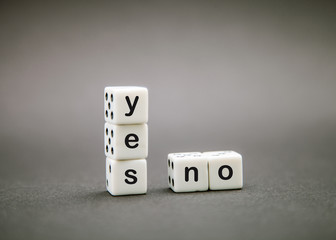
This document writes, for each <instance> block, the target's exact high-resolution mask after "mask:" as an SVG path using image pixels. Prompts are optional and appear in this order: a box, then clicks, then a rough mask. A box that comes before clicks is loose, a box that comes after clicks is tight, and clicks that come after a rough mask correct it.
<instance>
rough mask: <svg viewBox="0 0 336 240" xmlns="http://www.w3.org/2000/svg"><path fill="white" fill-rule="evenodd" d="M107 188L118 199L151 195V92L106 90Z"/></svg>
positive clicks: (122, 89) (130, 88) (122, 88)
mask: <svg viewBox="0 0 336 240" xmlns="http://www.w3.org/2000/svg"><path fill="white" fill-rule="evenodd" d="M104 100H105V107H104V110H105V130H104V135H105V141H104V143H105V149H104V150H105V155H106V188H107V191H108V192H109V193H110V194H111V195H114V196H118V195H132V194H145V193H146V192H147V161H146V158H147V155H148V127H147V121H148V90H147V88H144V87H130V86H125V87H106V88H105V91H104Z"/></svg>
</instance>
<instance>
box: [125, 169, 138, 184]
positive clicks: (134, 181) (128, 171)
mask: <svg viewBox="0 0 336 240" xmlns="http://www.w3.org/2000/svg"><path fill="white" fill-rule="evenodd" d="M130 173H133V174H136V173H137V172H136V171H135V170H134V169H128V170H126V172H125V176H126V177H128V178H132V179H133V181H129V180H128V179H125V183H127V184H135V183H136V182H137V181H138V179H137V177H136V176H133V175H131V174H130Z"/></svg>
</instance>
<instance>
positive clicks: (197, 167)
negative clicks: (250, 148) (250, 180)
mask: <svg viewBox="0 0 336 240" xmlns="http://www.w3.org/2000/svg"><path fill="white" fill-rule="evenodd" d="M167 164H168V185H169V187H170V188H171V189H172V190H173V191H174V192H195V191H207V190H208V189H210V190H228V189H241V188H242V187H243V160H242V156H241V155H240V154H239V153H237V152H234V151H216V152H204V153H200V152H189V153H170V154H168V162H167Z"/></svg>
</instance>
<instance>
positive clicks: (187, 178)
mask: <svg viewBox="0 0 336 240" xmlns="http://www.w3.org/2000/svg"><path fill="white" fill-rule="evenodd" d="M190 170H193V171H194V179H195V182H197V181H198V169H197V168H195V167H191V168H188V167H185V169H184V172H185V181H186V182H189V172H190Z"/></svg>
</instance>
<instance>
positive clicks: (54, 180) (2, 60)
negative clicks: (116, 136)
mask: <svg viewBox="0 0 336 240" xmlns="http://www.w3.org/2000/svg"><path fill="white" fill-rule="evenodd" d="M335 10H336V8H335V4H333V3H332V2H330V3H328V2H324V3H322V2H319V3H314V2H311V3H308V2H307V1H304V2H301V3H300V2H297V3H293V2H292V1H291V2H289V3H286V2H284V1H281V2H275V3H271V2H269V1H265V2H253V4H252V2H248V1H246V2H236V3H227V2H222V1H204V2H201V1H192V2H183V3H182V2H180V1H176V2H172V1H167V2H165V1H155V2H141V3H130V2H127V1H123V2H115V1H113V2H112V3H107V2H105V3H97V2H93V3H89V2H85V3H81V4H79V3H69V2H67V1H66V2H61V3H60V2H55V3H45V2H41V3H32V2H31V1H30V2H29V3H1V7H0V11H1V12H0V29H2V32H1V35H0V56H1V57H0V80H1V82H0V110H1V114H0V122H1V125H0V159H1V162H0V164H1V166H0V189H1V190H0V236H1V239H60V238H61V239H92V238H95V239H102V238H108V239H171V238H174V237H175V238H177V239H180V238H184V239H215V238H216V239H219V238H221V239H224V238H225V239H226V238H227V239H285V238H286V239H301V238H302V239H317V238H319V239H334V238H335V237H336V230H335V226H336V190H335V189H336V188H335V185H336V178H335V173H334V171H335V169H336V163H335V152H336V149H335V145H336V109H335V102H336V94H335V92H336V91H335V90H336V80H335V79H336V46H335V42H336V29H335V27H336V25H335V22H336V17H335ZM107 85H140V86H147V87H148V88H149V94H150V116H149V119H150V121H149V131H150V132H149V143H150V145H149V153H150V156H149V157H148V182H149V184H148V193H147V195H141V196H127V197H111V196H110V195H109V194H108V193H107V192H106V191H105V186H104V183H105V179H104V178H105V176H104V174H105V170H104V167H105V165H104V161H105V157H104V152H103V151H104V149H103V125H104V119H103V89H104V87H105V86H107ZM221 149H223V150H226V149H233V150H236V151H238V152H240V153H242V154H243V157H244V180H245V184H244V188H243V189H242V190H238V191H212V192H204V193H188V194H183V193H182V194H175V193H173V192H171V191H170V190H169V189H168V188H167V173H166V171H167V169H166V156H167V154H168V153H169V152H180V151H208V150H221Z"/></svg>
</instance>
